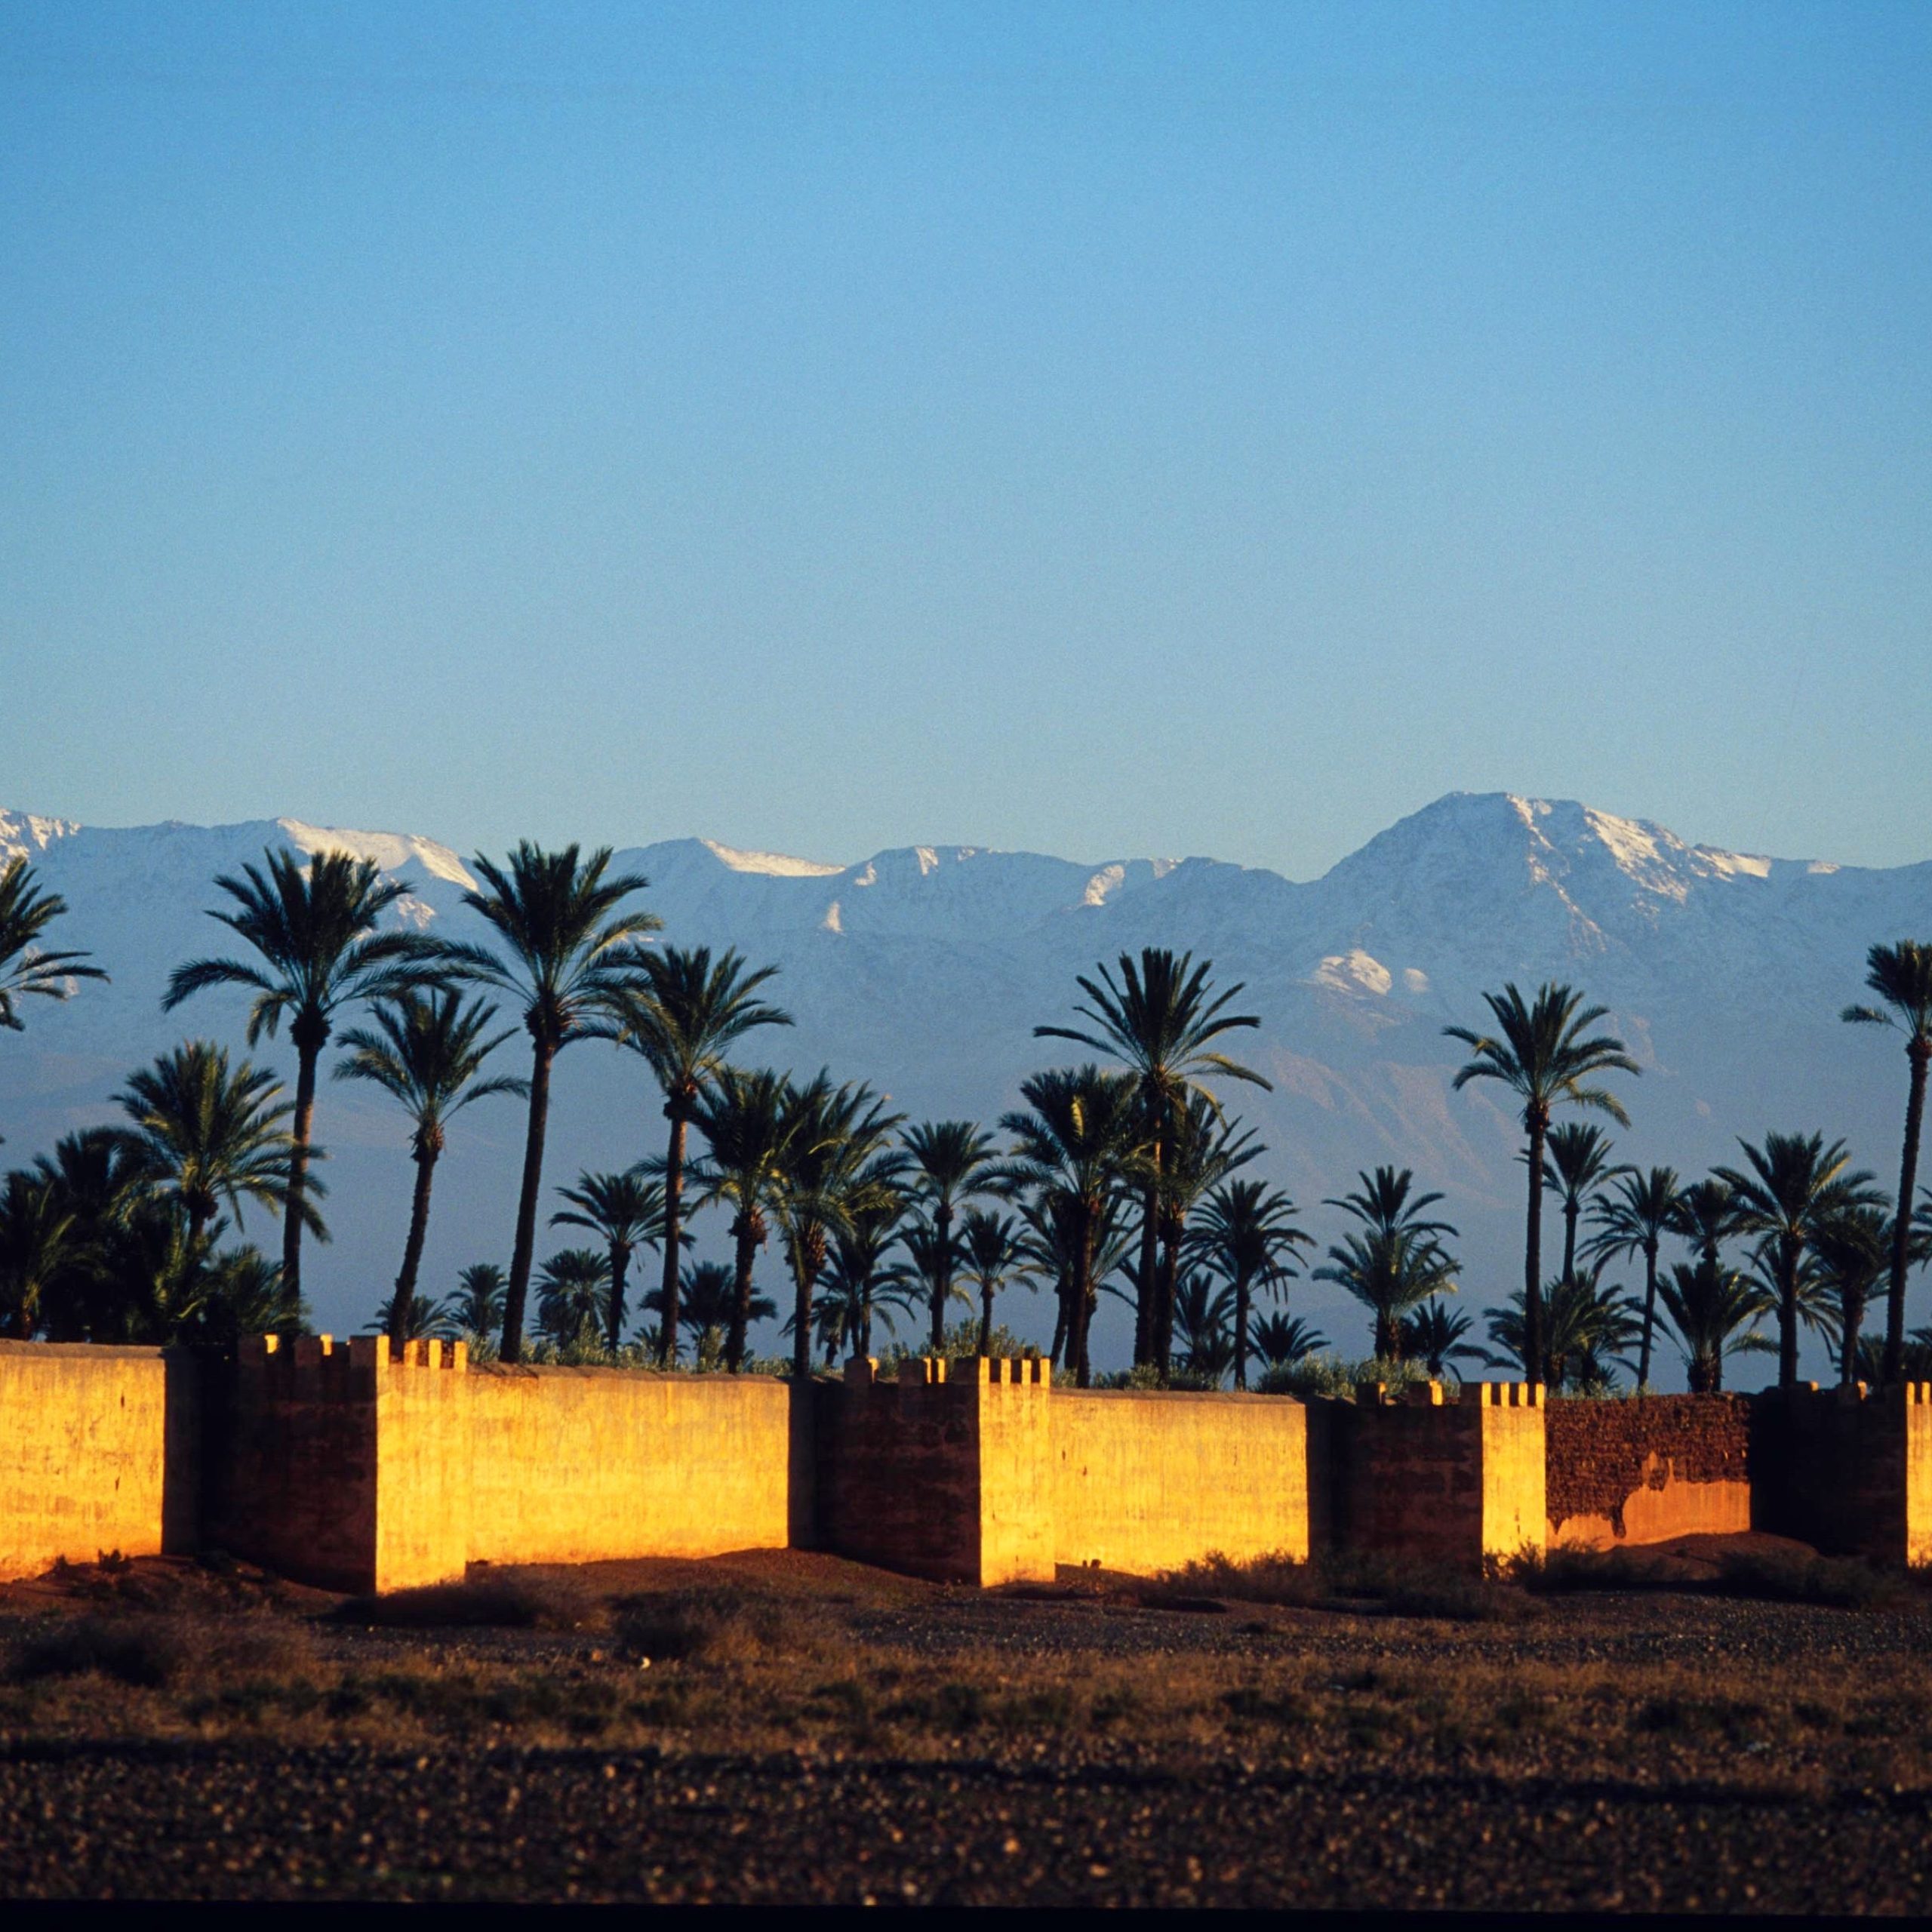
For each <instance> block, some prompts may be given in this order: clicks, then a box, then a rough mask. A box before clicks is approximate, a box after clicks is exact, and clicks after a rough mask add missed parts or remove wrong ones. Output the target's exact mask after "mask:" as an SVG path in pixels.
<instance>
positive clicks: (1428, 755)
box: [0, 0, 1932, 876]
mask: <svg viewBox="0 0 1932 1932" xmlns="http://www.w3.org/2000/svg"><path fill="white" fill-rule="evenodd" d="M1929 91H1932V11H1927V10H1926V9H1925V8H1922V7H1915V6H1914V7H1908V6H1903V5H1898V6H1887V5H1857V6H1854V5H1842V4H1833V5H1823V6H1817V7H1791V6H1778V5H1750V6H1745V5H1738V6H1734V7H1722V8H1712V7H1698V6H1694V5H1660V6H1654V7H1652V6H1641V5H1629V6H1618V7H1589V6H1577V5H1567V6H1558V5H1534V6H1528V7H1521V8H1512V7H1469V6H1451V5H1439V6H1423V5H1402V6H1386V7H1377V6H1374V5H1349V6H1346V7H1343V6H1339V5H1338V6H1335V7H1332V8H1296V7H1293V6H1290V5H1284V4H1280V0H1276V4H1271V5H1263V6H1259V7H1244V6H1240V5H1232V4H1230V5H1214V6H1206V5H1203V6H1185V5H1158V6H1147V5H1131V4H1127V3H1126V0H1109V4H1107V5H1091V6H1084V7H1075V6H1055V5H1026V6H1012V7H1002V6H998V5H972V6H965V7H958V8H948V7H945V6H941V5H928V6H921V7H918V8H908V7H904V6H899V5H891V6H880V7H871V8H869V7H856V6H853V7H827V6H820V7H814V6H810V5H797V4H793V5H774V6H771V7H759V6H755V5H743V6H737V7H725V6H718V5H691V6H679V7H652V6H648V5H611V6H600V5H558V4H555V3H554V0H552V4H548V5H541V6H538V5H531V6H528V7H509V6H487V5H477V6H472V7H457V6H454V5H437V6H420V7H413V8H412V7H410V6H408V5H403V4H400V3H399V0H389V4H385V5H371V6H368V7H361V8H358V7H331V6H328V5H299V6H296V5H285V6H278V5H266V4H257V5H251V6H249V7H247V8H237V7H234V6H230V5H223V6H219V7H208V8H195V7H189V6H168V5H156V4H145V5H137V6H133V7H129V8H115V7H110V6H88V5H80V4H77V0H59V4H55V5H46V6H42V5H23V4H20V0H0V260H5V263H6V264H7V269H6V272H5V274H4V275H0V669H4V674H5V681H4V685H0V693H3V694H4V703H0V802H4V803H7V804H14V805H17V806H21V807H26V808H31V809H34V810H38V811H47V812H56V813H60V814H66V815H69V816H72V817H79V818H82V819H84V820H92V821H94V822H98V823H133V822H137V821H143V820H152V819H156V818H162V817H182V818H188V819H195V820H218V819H234V818H240V817H256V816H262V815H266V814H275V813H284V812H288V813H294V814H299V815H301V816H303V817H308V818H310V819H313V820H319V821H322V822H327V823H344V824H355V825H362V826H383V827H389V828H403V829H412V830H420V831H423V832H429V833H430V834H432V835H438V836H442V837H447V838H454V839H457V840H459V841H463V842H465V843H476V842H481V843H483V844H488V845H500V844H502V843H503V842H504V841H506V840H509V839H510V838H515V837H516V836H518V835H522V834H525V833H528V834H531V835H535V836H539V837H542V838H549V839H559V838H565V837H584V838H604V839H610V840H613V841H617V842H619V843H624V844H628V843H632V842H638V841H645V840H648V839H651V838H661V837H668V836H672V835H678V834H681V833H684V832H702V833H704V834H706V835H710V836H713V837H717V838H724V839H726V840H728V841H731V842H734V843H737V844H749V845H758V846H764V847H772V848H780V849H786V850H791V851H800V852H803V853H806V854H810V855H811V856H814V857H821V858H826V859H831V860H848V859H851V858H854V857H859V856H860V855H862V854H865V853H866V852H868V851H871V850H872V849H874V848H877V847H879V846H881V845H884V844H904V843H909V842H912V841H931V842H940V841H962V842H968V843H979V844H1000V845H1020V846H1028V847H1032V848H1038V849H1043V850H1048V851H1059V852H1062V853H1065V854H1067V855H1069V856H1071V857H1079V858H1082V859H1100V858H1103V857H1112V856H1115V855H1117V854H1143V853H1164V854H1189V853H1198V852H1207V853H1212V854H1215V855H1217V856H1219V857H1224V858H1229V859H1234V860H1243V861H1246V862H1248V863H1259V864H1266V865H1271V866H1277V867H1279V868H1281V869H1283V870H1285V871H1287V872H1290V873H1291V874H1292V875H1297V876H1306V875H1309V874H1311V873H1313V872H1318V871H1319V870H1321V869H1323V868H1324V866H1327V864H1329V863H1332V861H1333V860H1334V859H1336V858H1337V857H1340V855H1341V854H1343V852H1345V851H1347V850H1349V849H1350V848H1352V846H1354V845H1355V844H1358V843H1359V842H1360V841H1361V839H1362V838H1364V837H1366V836H1367V835H1369V834H1370V833H1371V832H1374V830H1376V829H1378V828H1379V827H1380V826H1383V825H1384V824H1386V823H1388V822H1389V821H1390V820H1392V819H1393V818H1395V817H1397V816H1398V815H1399V814H1401V813H1402V812H1404V811H1409V810H1412V809H1414V808H1415V807H1416V806H1417V805H1419V804H1422V803H1423V802H1425V801H1426V800H1428V799H1429V798H1432V797H1433V796H1435V795H1437V794H1438V793H1439V792H1443V791H1446V790H1449V789H1454V788H1457V787H1462V788H1467V789H1492V788H1507V789H1514V790H1521V791H1531V792H1542V793H1544V794H1546V795H1565V796H1580V797H1583V798H1587V799H1589V800H1590V801H1592V802H1595V803H1598V804H1603V805H1605V806H1607V807H1610V808H1613V809H1615V810H1620V811H1629V812H1632V813H1638V814H1647V815H1651V816H1654V817H1659V818H1660V819H1663V820H1664V821H1665V822H1666V823H1669V824H1672V825H1673V826H1675V827H1676V828H1677V829H1679V830H1680V831H1682V832H1684V833H1686V834H1687V835H1690V836H1694V837H1698V838H1706V839H1709V840H1712V841H1717V842H1723V843H1729V844H1739V845H1743V846H1746V847H1749V848H1769V849H1771V850H1774V851H1781V852H1786V853H1790V854H1813V855H1820V856H1829V857H1835V858H1839V859H1842V860H1853V861H1862V862H1866V863H1897V862H1900V861H1903V860H1909V859H1915V858H1920V857H1926V856H1928V854H1932V836H1928V820H1932V811H1929V810H1928V808H1932V761H1928V759H1927V756H1926V740H1927V728H1928V725H1932V634H1928V626H1927V614H1928V605H1932V598H1928V594H1927V593H1928V590H1932V543H1929V541H1928V540H1929V539H1932V503H1928V501H1927V497H1928V494H1932V481H1928V479H1932V462H1929V461H1928V458H1932V448H1928V444H1929V443H1932V437H1928V429H1932V360H1928V357H1927V347H1926V345H1927V343H1928V342H1932V273H1928V267H1929V264H1928V249H1929V248H1932V224H1928V223H1927V219H1926V210H1927V208H1928V207H1932V179H1928V176H1932V112H1928V108H1932V100H1928V92H1929Z"/></svg>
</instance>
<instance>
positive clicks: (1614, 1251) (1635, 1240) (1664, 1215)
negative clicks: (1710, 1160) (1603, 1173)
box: [1590, 1168, 1681, 1389]
mask: <svg viewBox="0 0 1932 1932" xmlns="http://www.w3.org/2000/svg"><path fill="white" fill-rule="evenodd" d="M1680 1198H1681V1196H1680V1195H1679V1192H1678V1180H1677V1170H1676V1169H1675V1168H1651V1170H1650V1171H1649V1172H1648V1173H1640V1172H1639V1171H1638V1170H1637V1169H1636V1168H1625V1169H1624V1170H1623V1172H1622V1173H1620V1174H1619V1175H1618V1176H1617V1185H1616V1186H1615V1187H1614V1189H1612V1190H1611V1192H1610V1194H1609V1195H1607V1197H1602V1198H1598V1199H1597V1200H1596V1201H1592V1203H1591V1204H1590V1219H1591V1220H1592V1222H1593V1223H1595V1229H1596V1232H1595V1233H1594V1234H1593V1235H1592V1236H1591V1238H1590V1252H1591V1253H1592V1254H1593V1255H1595V1257H1598V1259H1599V1260H1606V1261H1607V1260H1611V1259H1613V1258H1614V1257H1616V1256H1618V1255H1631V1254H1641V1256H1642V1257H1644V1339H1643V1341H1642V1343H1641V1344H1640V1346H1639V1351H1638V1358H1637V1363H1638V1366H1637V1386H1638V1388H1640V1389H1647V1388H1648V1387H1649V1386H1651V1342H1652V1339H1653V1337H1654V1336H1655V1334H1656V1332H1657V1244H1658V1243H1659V1242H1660V1241H1662V1240H1663V1237H1664V1236H1665V1235H1666V1234H1669V1233H1670V1232H1672V1231H1673V1230H1674V1229H1675V1228H1676V1226H1677V1225H1678V1222H1677V1218H1676V1217H1677V1215H1678V1202H1679V1200H1680Z"/></svg>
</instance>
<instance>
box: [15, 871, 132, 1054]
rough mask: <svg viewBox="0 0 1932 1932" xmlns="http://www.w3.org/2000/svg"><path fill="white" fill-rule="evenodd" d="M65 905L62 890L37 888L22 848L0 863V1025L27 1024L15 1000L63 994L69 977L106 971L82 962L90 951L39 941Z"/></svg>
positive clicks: (67, 990) (101, 976) (20, 1028)
mask: <svg viewBox="0 0 1932 1932" xmlns="http://www.w3.org/2000/svg"><path fill="white" fill-rule="evenodd" d="M66 909H67V902H66V900H64V899H63V898H62V897H60V894H58V893H57V892H43V891H41V889H40V888H39V886H38V884H36V883H35V879H34V875H33V867H32V866H31V865H30V864H29V863H28V862H27V860H26V857H25V855H24V854H21V855H19V856H17V857H14V858H11V859H9V860H8V861H7V862H6V863H5V865H0V1026H5V1027H7V1028H8V1029H10V1030H11V1031H12V1032H16V1033H18V1032H23V1031H24V1030H25V1024H26V1023H25V1022H24V1021H23V1020H22V1019H21V1018H20V1014H19V1013H18V1012H17V1011H16V1010H15V1007H14V1002H15V1001H17V1000H19V999H21V998H26V997H29V996H35V995H37V996H38V997H39V998H42V999H66V998H69V996H70V995H71V994H72V992H73V990H74V989H73V988H72V986H70V985H69V981H70V980H104V979H106V977H107V975H106V974H105V973H103V971H101V970H100V968H99V967H98V966H84V965H82V964H81V962H82V960H84V959H88V958H91V957H92V956H93V955H91V954H89V953H86V952H47V951H45V949H43V948H42V946H40V945H39V944H38V940H39V939H40V936H41V935H42V934H43V933H44V932H45V931H46V930H47V929H48V927H49V926H51V924H53V923H54V921H55V920H56V919H57V918H60V915H61V914H62V913H63V912H66Z"/></svg>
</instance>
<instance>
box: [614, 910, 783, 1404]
mask: <svg viewBox="0 0 1932 1932" xmlns="http://www.w3.org/2000/svg"><path fill="white" fill-rule="evenodd" d="M637 964H638V974H639V980H638V984H637V986H635V988H634V989H631V990H629V991H628V992H626V993H625V994H624V995H623V996H622V998H621V1000H620V1004H619V1008H618V1014H619V1020H618V1025H617V1038H618V1040H619V1041H620V1043H621V1044H623V1045H625V1046H627V1047H629V1048H631V1049H632V1051H635V1052H636V1053H638V1054H641V1055H642V1057H643V1058H644V1061H645V1064H646V1065H647V1066H648V1067H649V1068H650V1069H651V1072H652V1074H653V1075H654V1076H655V1077H656V1078H657V1084H658V1085H659V1087H660V1088H662V1089H663V1094H664V1118H666V1120H667V1121H669V1122H670V1127H671V1132H670V1143H669V1146H668V1147H667V1148H666V1150H665V1154H664V1280H663V1294H662V1295H661V1296H660V1298H659V1299H660V1301H661V1302H662V1303H663V1309H662V1311H661V1317H660V1324H659V1333H660V1338H661V1346H662V1348H663V1363H664V1365H665V1366H666V1367H669V1366H670V1364H672V1362H673V1361H675V1360H676V1358H677V1351H678V1330H679V1329H680V1328H681V1327H682V1326H684V1324H683V1323H682V1321H681V1320H680V1318H679V1316H678V1293H679V1288H680V1284H681V1280H682V1276H681V1273H680V1272H679V1256H680V1254H681V1244H682V1242H683V1239H684V1201H685V1134H686V1131H687V1130H688V1128H689V1127H690V1125H691V1121H693V1120H694V1118H696V1117H697V1103H698V1095H699V1094H700V1092H701V1091H703V1087H704V1084H705V1082H706V1081H708V1080H710V1079H712V1078H715V1075H717V1073H718V1071H719V1069H721V1067H722V1066H724V1055H725V1054H726V1052H727V1051H728V1049H730V1048H732V1047H734V1046H735V1045H736V1044H737V1043H738V1041H740V1040H741V1039H743V1038H744V1036H745V1035H746V1034H747V1033H749V1032H752V1031H753V1030H754V1029H756V1028H758V1027H760V1026H790V1025H791V1024H792V1016H791V1015H790V1014H789V1013H786V1012H784V1011H782V1010H781V1009H780V1008H777V1007H775V1006H768V1005H766V1004H765V1003H764V1001H762V1000H761V999H759V998H757V997H756V995H757V993H758V989H759V988H760V987H761V986H764V984H765V983H766V982H767V981H768V980H771V979H772V978H774V977H775V976H776V975H777V971H778V968H777V967H776V966H761V967H760V968H758V970H757V971H755V972H747V971H746V970H745V962H744V961H743V959H741V958H740V957H739V956H738V955H737V953H736V952H726V953H724V955H721V957H720V958H718V959H717V960H715V961H713V959H712V956H711V949H710V948H709V946H698V947H696V948H694V949H691V950H690V951H686V950H685V949H684V948H682V947H681V946H666V947H665V948H664V949H663V951H662V952H658V951H656V950H651V951H648V952H645V953H643V954H641V955H640V956H639V958H638V962H637Z"/></svg>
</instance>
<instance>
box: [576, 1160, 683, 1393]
mask: <svg viewBox="0 0 1932 1932" xmlns="http://www.w3.org/2000/svg"><path fill="white" fill-rule="evenodd" d="M557 1192H558V1193H559V1194H561V1195H562V1196H563V1198H565V1200H566V1201H568V1202H569V1203H570V1207H569V1209H568V1211H565V1212H561V1213H558V1214H552V1216H551V1217H550V1225H551V1226H552V1227H553V1228H563V1227H569V1228H588V1229H589V1230H590V1231H591V1232H592V1234H595V1235H601V1236H602V1237H603V1240H604V1245H605V1250H606V1251H607V1253H608V1256H609V1270H610V1279H611V1297H610V1312H609V1318H608V1323H607V1325H606V1327H605V1341H606V1343H607V1344H608V1346H609V1348H610V1350H611V1353H612V1354H613V1355H615V1354H616V1353H617V1344H618V1343H620V1341H621V1340H623V1334H624V1281H625V1278H626V1275H628V1274H629V1272H630V1265H631V1256H632V1254H633V1253H635V1251H636V1250H637V1249H638V1247H656V1246H657V1244H658V1242H659V1241H660V1240H661V1239H662V1238H663V1234H662V1230H663V1226H664V1189H663V1188H662V1187H660V1186H659V1185H658V1183H657V1182H656V1181H654V1180H645V1178H644V1177H642V1176H641V1174H638V1173H636V1172H635V1171H631V1172H629V1173H626V1174H589V1173H584V1174H579V1175H578V1176H577V1185H576V1186H574V1187H561V1188H559V1189H558V1190H557ZM662 1359H663V1360H665V1361H669V1359H670V1355H669V1354H668V1353H666V1354H664V1355H663V1356H662Z"/></svg>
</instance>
